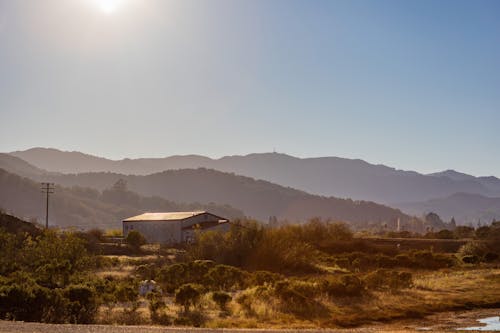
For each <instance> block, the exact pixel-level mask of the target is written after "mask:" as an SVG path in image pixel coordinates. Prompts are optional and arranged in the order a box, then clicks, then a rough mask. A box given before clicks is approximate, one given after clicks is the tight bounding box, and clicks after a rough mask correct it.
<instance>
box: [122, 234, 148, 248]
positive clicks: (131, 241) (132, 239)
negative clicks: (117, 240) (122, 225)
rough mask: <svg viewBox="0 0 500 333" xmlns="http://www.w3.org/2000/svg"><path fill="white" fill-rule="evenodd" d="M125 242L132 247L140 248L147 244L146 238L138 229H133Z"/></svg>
mask: <svg viewBox="0 0 500 333" xmlns="http://www.w3.org/2000/svg"><path fill="white" fill-rule="evenodd" d="M125 242H126V243H127V244H128V245H130V246H131V247H132V248H134V249H136V250H138V249H139V248H140V247H141V246H142V245H144V244H146V238H144V236H143V235H142V234H141V233H140V232H139V231H137V230H131V231H129V232H128V234H127V238H125Z"/></svg>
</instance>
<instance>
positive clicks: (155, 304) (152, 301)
mask: <svg viewBox="0 0 500 333" xmlns="http://www.w3.org/2000/svg"><path fill="white" fill-rule="evenodd" d="M146 298H147V299H148V300H149V315H150V317H151V321H152V322H153V323H156V324H160V325H169V324H170V322H171V321H170V317H169V316H168V315H167V314H166V313H164V312H162V310H164V309H165V308H166V307H167V304H166V303H165V301H164V300H163V297H162V295H161V293H159V292H150V293H148V294H147V295H146Z"/></svg>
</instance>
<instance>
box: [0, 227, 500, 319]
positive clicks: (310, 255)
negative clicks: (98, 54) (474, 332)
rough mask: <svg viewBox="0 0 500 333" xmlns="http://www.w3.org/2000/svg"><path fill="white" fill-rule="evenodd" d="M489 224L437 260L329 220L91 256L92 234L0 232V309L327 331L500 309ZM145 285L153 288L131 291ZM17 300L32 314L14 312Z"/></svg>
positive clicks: (96, 239)
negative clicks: (183, 244)
mask: <svg viewBox="0 0 500 333" xmlns="http://www.w3.org/2000/svg"><path fill="white" fill-rule="evenodd" d="M499 229H500V228H499V225H498V224H495V225H493V226H492V227H491V228H490V229H489V230H488V232H487V233H486V234H485V233H483V234H482V236H484V237H482V238H480V239H477V240H474V241H471V242H469V243H467V244H465V245H464V246H462V248H460V250H459V251H458V252H456V253H445V252H435V251H433V250H432V249H428V250H422V249H420V248H419V249H418V250H416V249H411V248H405V249H404V250H402V249H401V248H399V247H396V246H394V244H392V243H388V244H382V245H381V244H379V243H376V242H372V241H371V240H366V239H358V238H354V237H353V235H352V233H351V232H350V231H349V229H348V228H347V227H346V226H345V225H343V224H338V223H328V222H322V221H319V220H313V221H310V222H309V223H307V224H305V225H302V226H282V227H277V228H273V229H268V228H264V227H262V226H261V225H259V224H257V223H255V222H251V221H250V222H249V221H245V222H241V223H240V224H235V225H233V227H232V229H231V231H230V232H228V233H204V234H200V235H198V239H197V242H196V243H194V244H192V245H190V246H187V247H186V248H183V249H182V248H178V249H173V248H168V249H166V248H159V247H151V246H147V247H143V248H137V247H133V246H132V247H125V248H124V250H126V252H128V255H119V256H117V255H103V254H102V250H103V249H106V248H103V247H100V246H99V243H100V241H101V240H100V238H102V234H101V233H99V232H97V231H92V232H89V233H85V234H81V233H80V234H79V233H76V234H74V233H65V234H60V235H56V234H55V233H53V232H48V233H47V232H45V233H41V234H37V235H33V236H26V234H23V235H24V236H23V235H22V234H19V233H18V234H13V233H8V232H2V233H0V236H1V237H2V239H3V241H2V242H1V243H0V246H2V253H3V254H9V255H8V256H2V263H3V264H4V265H2V272H1V273H2V280H1V281H0V282H2V283H1V285H0V310H1V311H0V312H1V315H2V318H6V319H16V320H26V321H43V322H71V323H79V322H83V323H91V322H94V323H101V324H125V325H162V326H197V327H211V328H333V327H356V326H360V325H366V324H369V323H373V322H388V321H394V320H401V319H406V318H421V317H423V316H426V315H429V314H432V313H436V312H443V311H456V310H459V309H472V308H487V307H499V306H500V268H499V262H498V244H499V243H498V241H497V238H496V237H498V231H499ZM483 231H484V230H483ZM47 253H51V257H50V258H51V259H50V260H47V259H46V256H45V255H46V254H47ZM98 253H100V254H98ZM61 265H62V266H61ZM75 265H77V266H75ZM54 267H59V268H55V269H56V271H57V272H58V274H56V275H54V274H53V273H54V272H55V271H54ZM72 267H73V268H72ZM76 267H78V269H75V268H76ZM66 268H68V269H70V268H71V270H70V271H68V272H66V273H65V269H66ZM21 272H22V274H23V275H20V274H21ZM31 272H38V273H43V274H33V273H31ZM19 277H21V278H22V279H23V280H22V281H24V282H22V281H19ZM16 279H17V280H16ZM144 280H155V281H156V287H155V289H154V290H152V291H151V292H149V293H147V294H144V295H143V296H139V291H138V290H139V285H140V284H141V281H144ZM20 295H21V296H20ZM30 295H35V296H33V297H34V298H33V297H32V296H30ZM36 295H41V296H40V297H42V296H43V297H42V298H40V299H41V300H42V301H43V302H42V303H41V304H38V303H36V302H37V297H39V296H36ZM20 297H21V298H20ZM23 297H24V298H25V299H26V300H25V301H26V304H37V306H38V307H37V311H35V312H26V311H24V310H23V309H22V308H19V299H20V300H21V303H22V302H24V301H23ZM54 299H57V300H58V302H60V304H62V305H63V306H64V308H62V310H61V308H59V307H58V305H57V304H59V303H57V304H54V303H53V301H52V300H54ZM14 300H16V301H15V302H17V303H16V304H17V305H16V307H13V306H12V302H14ZM9 302H10V303H9ZM30 302H31V303H30ZM33 302H35V303H33ZM67 308H69V309H71V311H69V312H68V311H67V310H65V309H67ZM58 311H61V314H62V316H61V317H57V316H54V315H53V314H54V313H58Z"/></svg>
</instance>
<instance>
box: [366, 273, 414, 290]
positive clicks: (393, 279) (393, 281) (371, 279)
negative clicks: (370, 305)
mask: <svg viewBox="0 0 500 333" xmlns="http://www.w3.org/2000/svg"><path fill="white" fill-rule="evenodd" d="M364 281H365V283H366V286H367V287H368V288H369V289H374V290H383V289H389V290H390V291H395V290H399V289H403V288H409V287H411V285H412V274H411V273H408V272H400V271H391V270H387V269H378V270H376V271H374V272H371V273H369V274H367V275H366V276H365V278H364Z"/></svg>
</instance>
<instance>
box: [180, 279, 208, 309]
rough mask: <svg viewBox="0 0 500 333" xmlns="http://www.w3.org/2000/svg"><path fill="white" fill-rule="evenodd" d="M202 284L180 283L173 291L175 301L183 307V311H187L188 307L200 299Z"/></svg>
mask: <svg viewBox="0 0 500 333" xmlns="http://www.w3.org/2000/svg"><path fill="white" fill-rule="evenodd" d="M202 290H203V288H202V286H200V285H197V284H193V283H188V284H184V285H182V286H181V287H180V288H179V289H177V291H176V292H175V303H176V304H179V305H181V306H183V307H184V313H185V314H186V313H188V312H189V307H190V306H191V305H192V306H195V305H196V304H197V303H198V301H199V300H200V296H201V294H202Z"/></svg>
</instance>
